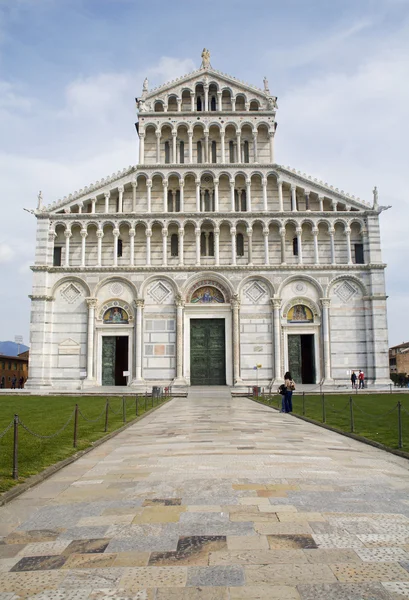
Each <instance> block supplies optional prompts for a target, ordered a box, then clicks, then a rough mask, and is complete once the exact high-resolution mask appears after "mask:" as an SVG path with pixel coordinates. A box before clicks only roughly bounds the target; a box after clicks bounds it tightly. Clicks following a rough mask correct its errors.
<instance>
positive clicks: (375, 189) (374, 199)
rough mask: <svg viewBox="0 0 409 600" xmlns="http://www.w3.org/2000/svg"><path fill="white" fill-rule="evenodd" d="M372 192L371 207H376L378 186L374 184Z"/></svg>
mask: <svg viewBox="0 0 409 600" xmlns="http://www.w3.org/2000/svg"><path fill="white" fill-rule="evenodd" d="M372 193H373V207H374V208H378V188H377V187H376V186H375V187H374V189H373V190H372Z"/></svg>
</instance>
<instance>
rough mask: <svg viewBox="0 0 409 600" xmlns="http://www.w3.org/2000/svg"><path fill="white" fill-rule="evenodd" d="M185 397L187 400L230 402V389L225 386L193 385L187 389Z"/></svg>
mask: <svg viewBox="0 0 409 600" xmlns="http://www.w3.org/2000/svg"><path fill="white" fill-rule="evenodd" d="M187 396H188V398H189V400H202V399H204V398H212V399H213V398H217V399H220V400H230V399H231V388H230V387H228V386H227V385H223V386H221V385H194V386H191V387H190V388H189V390H188V394H187Z"/></svg>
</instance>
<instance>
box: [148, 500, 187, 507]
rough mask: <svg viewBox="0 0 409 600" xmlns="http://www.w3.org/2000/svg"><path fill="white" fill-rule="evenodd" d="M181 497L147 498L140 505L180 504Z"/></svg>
mask: <svg viewBox="0 0 409 600" xmlns="http://www.w3.org/2000/svg"><path fill="white" fill-rule="evenodd" d="M181 504H182V498H149V499H147V500H145V501H144V503H143V504H142V506H158V505H159V506H180V505H181Z"/></svg>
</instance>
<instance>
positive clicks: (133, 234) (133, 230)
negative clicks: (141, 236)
mask: <svg viewBox="0 0 409 600" xmlns="http://www.w3.org/2000/svg"><path fill="white" fill-rule="evenodd" d="M129 237H135V229H133V228H132V227H131V228H130V229H129Z"/></svg>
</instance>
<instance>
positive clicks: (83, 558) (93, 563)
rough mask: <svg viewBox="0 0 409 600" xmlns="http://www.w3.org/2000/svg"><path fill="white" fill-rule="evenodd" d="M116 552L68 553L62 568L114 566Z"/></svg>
mask: <svg viewBox="0 0 409 600" xmlns="http://www.w3.org/2000/svg"><path fill="white" fill-rule="evenodd" d="M116 556H117V555H116V554H107V553H104V552H102V553H100V554H70V555H69V556H68V558H67V560H66V562H65V564H64V566H63V567H62V568H63V569H96V568H98V567H100V568H101V569H102V568H106V567H114V566H119V565H115V564H114V562H115V559H116Z"/></svg>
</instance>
